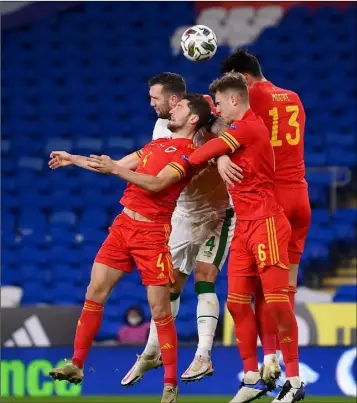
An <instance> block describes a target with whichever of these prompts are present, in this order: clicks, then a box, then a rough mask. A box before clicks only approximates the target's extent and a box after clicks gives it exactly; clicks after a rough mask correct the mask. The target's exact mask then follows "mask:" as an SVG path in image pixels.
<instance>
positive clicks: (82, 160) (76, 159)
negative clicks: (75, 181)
mask: <svg viewBox="0 0 357 403" xmlns="http://www.w3.org/2000/svg"><path fill="white" fill-rule="evenodd" d="M72 163H73V165H75V166H77V167H79V168H83V169H88V170H89V171H93V172H97V171H96V170H95V169H93V168H91V167H90V166H89V163H88V161H87V157H84V156H83V155H72Z"/></svg>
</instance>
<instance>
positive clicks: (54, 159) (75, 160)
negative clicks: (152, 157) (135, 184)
mask: <svg viewBox="0 0 357 403" xmlns="http://www.w3.org/2000/svg"><path fill="white" fill-rule="evenodd" d="M140 156H141V150H139V151H136V152H133V153H131V154H129V155H126V156H125V157H123V158H122V159H120V160H117V161H113V162H114V163H115V164H117V165H119V166H122V167H124V168H127V169H132V170H135V169H136V168H137V167H138V163H139V160H140ZM71 165H75V166H77V167H79V168H83V169H87V170H89V171H93V172H98V170H97V169H94V168H92V167H91V166H90V165H89V163H88V159H87V157H85V156H83V155H74V154H70V153H67V152H66V151H52V152H51V154H50V160H49V162H48V166H49V167H50V168H51V169H57V168H61V167H66V166H71Z"/></svg>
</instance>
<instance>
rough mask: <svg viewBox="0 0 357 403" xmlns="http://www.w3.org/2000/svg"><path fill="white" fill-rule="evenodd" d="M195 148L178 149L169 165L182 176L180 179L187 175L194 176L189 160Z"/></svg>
mask: <svg viewBox="0 0 357 403" xmlns="http://www.w3.org/2000/svg"><path fill="white" fill-rule="evenodd" d="M193 151H194V150H191V149H187V150H178V151H176V153H175V154H174V155H173V157H172V160H171V161H170V162H169V163H168V166H169V167H170V168H171V169H172V170H174V171H175V173H176V174H177V175H178V176H179V177H180V179H182V178H184V177H186V176H192V175H193V172H192V168H191V165H190V163H189V161H188V158H189V156H190V154H192V152H193Z"/></svg>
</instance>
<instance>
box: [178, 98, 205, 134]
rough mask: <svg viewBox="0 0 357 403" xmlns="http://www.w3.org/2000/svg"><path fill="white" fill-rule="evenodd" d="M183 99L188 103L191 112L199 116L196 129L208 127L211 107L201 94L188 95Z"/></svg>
mask: <svg viewBox="0 0 357 403" xmlns="http://www.w3.org/2000/svg"><path fill="white" fill-rule="evenodd" d="M183 99H186V100H187V101H188V105H187V106H188V108H189V110H190V112H191V113H192V114H194V115H197V116H198V122H197V124H196V129H197V130H199V129H201V127H203V126H206V125H207V123H208V122H209V120H210V118H211V105H210V104H209V102H208V101H207V100H206V99H205V97H204V96H203V95H201V94H192V93H191V94H186V95H185V96H184V97H183Z"/></svg>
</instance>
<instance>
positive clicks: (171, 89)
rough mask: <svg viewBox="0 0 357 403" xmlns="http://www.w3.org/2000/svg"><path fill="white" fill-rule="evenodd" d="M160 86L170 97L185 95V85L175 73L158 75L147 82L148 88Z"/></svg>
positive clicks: (181, 78)
mask: <svg viewBox="0 0 357 403" xmlns="http://www.w3.org/2000/svg"><path fill="white" fill-rule="evenodd" d="M157 84H160V85H162V87H163V90H164V91H165V92H167V93H170V94H171V95H177V96H179V97H182V96H183V95H184V94H185V93H186V83H185V80H184V79H183V77H182V76H180V75H179V74H176V73H160V74H158V75H156V76H154V77H152V78H151V79H150V80H149V87H152V86H153V85H157Z"/></svg>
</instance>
